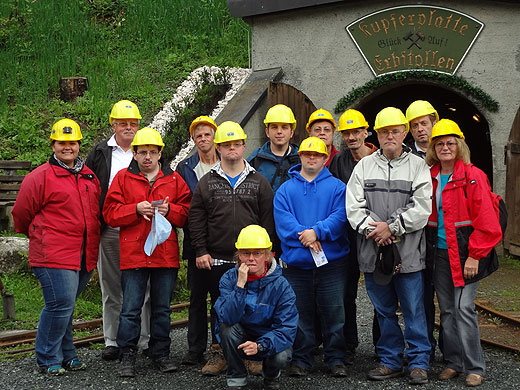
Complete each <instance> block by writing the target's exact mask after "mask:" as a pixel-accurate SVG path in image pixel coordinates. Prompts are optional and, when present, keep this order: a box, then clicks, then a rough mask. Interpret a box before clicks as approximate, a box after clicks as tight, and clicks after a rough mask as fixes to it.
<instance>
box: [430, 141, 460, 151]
mask: <svg viewBox="0 0 520 390" xmlns="http://www.w3.org/2000/svg"><path fill="white" fill-rule="evenodd" d="M445 146H447V147H448V148H449V149H455V147H456V146H457V143H456V142H455V141H448V142H437V143H436V144H435V149H439V150H442V149H444V147H445Z"/></svg>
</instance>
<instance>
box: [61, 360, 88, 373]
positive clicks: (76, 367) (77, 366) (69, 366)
mask: <svg viewBox="0 0 520 390" xmlns="http://www.w3.org/2000/svg"><path fill="white" fill-rule="evenodd" d="M63 366H64V367H65V369H66V370H69V371H80V370H84V369H85V368H87V365H86V364H85V363H83V362H81V361H79V360H78V359H72V360H71V361H68V362H67V363H65V364H64V365H63Z"/></svg>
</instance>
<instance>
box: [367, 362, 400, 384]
mask: <svg viewBox="0 0 520 390" xmlns="http://www.w3.org/2000/svg"><path fill="white" fill-rule="evenodd" d="M402 374H403V371H402V370H397V371H394V370H392V369H391V368H388V367H386V366H383V365H379V366H377V367H376V368H374V369H373V370H370V371H369V372H368V379H372V380H374V381H384V380H385V379H390V378H395V377H398V376H401V375H402Z"/></svg>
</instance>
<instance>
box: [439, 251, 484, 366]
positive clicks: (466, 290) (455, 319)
mask: <svg viewBox="0 0 520 390" xmlns="http://www.w3.org/2000/svg"><path fill="white" fill-rule="evenodd" d="M433 283H434V286H435V291H436V292H437V299H438V301H439V307H440V312H441V325H442V332H443V346H444V351H443V352H444V360H446V361H447V367H449V368H451V369H453V370H455V371H458V372H464V373H466V374H478V375H482V376H483V375H484V374H485V372H486V362H485V360H484V354H483V353H482V346H481V345H480V331H479V327H478V315H477V313H476V312H475V303H474V301H475V295H476V293H477V287H478V282H475V283H470V284H467V285H465V286H463V287H454V286H453V279H452V276H451V268H450V262H449V258H448V251H447V250H444V249H437V256H436V258H435V268H434V271H433Z"/></svg>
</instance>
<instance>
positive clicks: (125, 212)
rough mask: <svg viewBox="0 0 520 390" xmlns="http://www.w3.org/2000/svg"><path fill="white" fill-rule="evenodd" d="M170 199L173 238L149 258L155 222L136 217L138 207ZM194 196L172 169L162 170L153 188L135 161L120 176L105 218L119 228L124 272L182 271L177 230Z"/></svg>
mask: <svg viewBox="0 0 520 390" xmlns="http://www.w3.org/2000/svg"><path fill="white" fill-rule="evenodd" d="M167 196H168V197H169V203H170V211H169V212H168V214H167V215H166V219H167V220H168V221H169V222H170V223H171V224H172V227H173V229H172V233H171V234H170V237H168V239H167V240H166V241H165V242H163V243H162V244H161V245H158V246H157V247H156V248H155V250H154V251H153V253H152V256H147V255H146V254H145V253H144V243H145V241H146V238H147V237H148V234H149V233H150V230H151V227H152V222H151V221H147V220H145V219H144V218H143V216H141V215H139V214H137V203H139V202H142V201H144V200H147V201H148V202H150V203H151V202H152V201H154V200H163V199H165V198H166V197H167ZM190 200H191V193H190V189H189V188H188V185H187V184H186V183H185V182H184V180H183V179H182V177H181V176H180V175H179V174H178V173H176V172H173V171H172V170H171V169H170V168H169V167H163V168H162V170H161V171H159V174H158V176H157V180H156V181H155V182H154V183H153V185H152V188H150V183H149V182H148V179H146V177H144V176H143V174H142V173H141V172H140V170H139V167H138V165H137V162H136V161H135V160H132V162H131V163H130V166H129V167H128V169H122V170H121V171H119V172H118V173H117V175H116V176H115V177H114V180H113V181H112V184H111V185H110V188H109V190H108V193H107V197H106V199H105V204H104V206H103V217H104V218H105V221H106V222H107V224H108V225H110V226H112V227H120V228H121V231H120V233H119V249H120V267H121V269H122V270H123V269H130V268H142V267H172V268H179V244H178V242H177V233H176V231H175V227H182V226H183V225H184V223H185V222H186V219H187V217H188V209H189V207H190Z"/></svg>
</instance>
